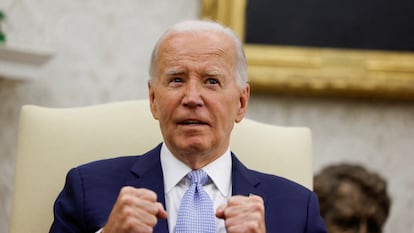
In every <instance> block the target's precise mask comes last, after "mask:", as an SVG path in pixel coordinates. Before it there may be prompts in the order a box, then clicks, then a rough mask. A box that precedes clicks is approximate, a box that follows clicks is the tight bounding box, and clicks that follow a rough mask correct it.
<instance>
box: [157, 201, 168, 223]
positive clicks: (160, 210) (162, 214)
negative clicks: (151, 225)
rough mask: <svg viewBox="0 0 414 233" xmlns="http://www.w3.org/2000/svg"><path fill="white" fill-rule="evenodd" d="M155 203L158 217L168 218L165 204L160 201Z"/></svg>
mask: <svg viewBox="0 0 414 233" xmlns="http://www.w3.org/2000/svg"><path fill="white" fill-rule="evenodd" d="M155 205H156V207H157V209H158V212H157V217H158V218H162V219H166V218H167V211H165V209H164V206H163V205H162V204H161V203H159V202H157V203H155Z"/></svg>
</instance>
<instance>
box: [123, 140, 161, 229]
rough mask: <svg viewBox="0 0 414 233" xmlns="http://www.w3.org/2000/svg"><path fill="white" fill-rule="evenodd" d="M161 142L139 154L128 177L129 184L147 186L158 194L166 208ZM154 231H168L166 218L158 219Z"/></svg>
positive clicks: (139, 186)
mask: <svg viewBox="0 0 414 233" xmlns="http://www.w3.org/2000/svg"><path fill="white" fill-rule="evenodd" d="M160 149H161V144H160V145H158V146H157V147H156V148H154V149H153V150H151V151H149V152H147V153H146V154H144V155H142V156H139V157H138V159H137V161H136V162H135V163H134V164H133V166H132V167H131V169H130V171H131V173H130V176H129V177H127V179H126V184H127V185H129V186H133V187H137V188H141V187H145V188H147V189H150V190H152V191H154V192H155V193H156V194H157V197H158V202H160V203H162V205H163V206H164V209H165V194H164V178H163V173H162V167H161V161H160ZM154 232H168V222H167V220H166V219H158V223H157V225H155V227H154Z"/></svg>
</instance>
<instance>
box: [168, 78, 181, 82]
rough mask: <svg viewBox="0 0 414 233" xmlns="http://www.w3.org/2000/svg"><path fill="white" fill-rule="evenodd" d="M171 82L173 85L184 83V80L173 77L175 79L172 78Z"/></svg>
mask: <svg viewBox="0 0 414 233" xmlns="http://www.w3.org/2000/svg"><path fill="white" fill-rule="evenodd" d="M170 82H171V83H182V82H183V79H182V78H180V77H173V78H171V80H170Z"/></svg>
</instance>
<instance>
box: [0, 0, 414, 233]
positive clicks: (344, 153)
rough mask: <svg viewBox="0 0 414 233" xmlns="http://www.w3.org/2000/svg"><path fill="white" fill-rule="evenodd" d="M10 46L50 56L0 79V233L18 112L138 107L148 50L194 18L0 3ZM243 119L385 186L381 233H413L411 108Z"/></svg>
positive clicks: (70, 4)
mask: <svg viewBox="0 0 414 233" xmlns="http://www.w3.org/2000/svg"><path fill="white" fill-rule="evenodd" d="M0 8H2V9H5V10H6V13H7V15H8V20H7V23H6V25H5V31H6V32H7V36H8V41H12V42H13V43H20V44H29V45H32V46H39V47H47V48H51V49H53V50H55V54H54V57H53V59H52V60H51V61H50V62H49V63H48V64H47V65H46V66H44V67H42V69H41V70H40V73H41V78H39V79H38V80H33V81H16V80H9V79H5V78H0V233H5V232H7V229H8V228H7V222H8V216H9V212H10V208H11V193H12V191H13V175H14V165H15V153H16V143H17V127H18V117H19V109H20V107H21V106H22V105H24V104H38V105H44V106H53V107H69V106H81V105H89V104H97V103H104V102H109V101H118V100H128V99H136V98H145V97H146V96H147V89H146V80H147V78H148V75H147V67H148V64H149V62H148V61H149V56H150V49H151V47H152V46H153V44H154V43H155V40H156V38H157V37H158V36H159V35H160V34H161V33H162V31H163V30H164V29H165V28H166V27H167V26H168V25H170V24H172V23H174V22H176V21H179V20H181V19H188V18H197V17H198V9H199V3H198V1H194V0H174V1H169V0H153V1H145V0H121V1H109V0H89V1H81V0H37V1H32V0H3V1H1V2H0ZM248 117H250V118H254V119H257V120H261V121H264V122H268V123H272V124H279V125H301V126H302V125H303V126H309V127H311V128H312V130H313V137H314V166H315V171H318V170H319V169H320V168H321V167H322V166H324V165H327V164H330V163H332V162H336V161H342V160H348V161H356V162H361V163H363V164H365V165H366V166H368V167H369V168H372V169H375V170H377V171H379V172H380V173H381V174H382V175H384V176H386V177H387V179H388V180H389V184H390V190H391V194H392V196H393V200H394V203H393V209H392V214H391V218H390V219H389V222H388V224H387V228H386V232H410V231H411V232H414V220H413V219H412V218H411V217H410V215H411V212H412V211H410V210H411V209H412V208H413V207H414V198H413V197H412V195H409V193H413V190H414V180H413V179H412V175H413V172H411V170H412V169H410V168H409V167H408V166H409V165H411V164H414V163H413V162H414V161H413V160H414V158H413V157H412V156H411V155H412V152H411V151H412V150H413V146H412V142H413V141H414V130H413V125H414V105H413V104H410V103H408V104H403V103H387V102H378V101H373V102H368V101H348V100H340V99H336V100H335V99H312V98H289V97H278V96H268V95H260V94H257V93H253V96H252V100H251V103H250V108H249V112H248Z"/></svg>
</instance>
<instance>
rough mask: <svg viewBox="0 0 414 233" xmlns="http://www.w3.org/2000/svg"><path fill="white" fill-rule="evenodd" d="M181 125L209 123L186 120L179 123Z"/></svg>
mask: <svg viewBox="0 0 414 233" xmlns="http://www.w3.org/2000/svg"><path fill="white" fill-rule="evenodd" d="M178 124H179V125H207V123H205V122H202V121H197V120H184V121H180V122H178Z"/></svg>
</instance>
